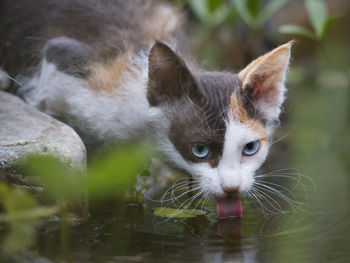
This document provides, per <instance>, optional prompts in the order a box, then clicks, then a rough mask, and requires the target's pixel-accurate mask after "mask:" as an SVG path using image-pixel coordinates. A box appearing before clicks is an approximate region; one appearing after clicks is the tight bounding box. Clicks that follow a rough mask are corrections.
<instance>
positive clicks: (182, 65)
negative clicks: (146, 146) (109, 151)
mask: <svg viewBox="0 0 350 263" xmlns="http://www.w3.org/2000/svg"><path fill="white" fill-rule="evenodd" d="M14 2H17V3H14ZM181 24H182V16H181V14H179V13H178V12H177V11H174V10H173V9H172V8H171V7H169V6H167V5H165V4H164V3H161V2H157V1H145V0H132V1H123V0H114V1H111V0H99V1H97V0H88V1H86V0H70V1H68V0H63V1H62V0H61V1H54V0H50V1H47V0H34V1H13V0H11V1H10V0H3V1H2V2H1V3H0V48H2V49H6V53H5V55H4V57H3V58H2V61H1V63H2V64H1V66H2V67H3V68H4V69H5V70H6V71H7V72H8V73H9V74H10V75H12V76H17V77H18V78H19V80H20V81H22V82H23V83H24V86H23V87H21V88H20V90H19V94H20V95H21V96H22V97H23V98H24V99H25V101H27V102H28V103H29V104H31V105H33V106H35V107H37V108H39V109H40V110H42V111H44V112H47V113H49V114H51V115H53V116H55V117H57V118H59V119H60V120H62V121H64V122H66V123H68V124H69V125H71V126H72V127H74V128H75V129H76V130H77V131H78V132H79V133H80V134H81V135H82V137H83V139H84V141H85V142H86V143H88V144H96V143H97V144H103V143H106V142H107V143H110V142H118V141H124V140H129V139H134V138H137V137H140V136H148V135H151V136H153V137H154V138H155V139H156V141H157V143H158V146H159V149H160V150H161V151H162V152H163V153H164V154H165V156H166V157H167V159H168V160H169V161H170V162H172V163H173V164H175V165H176V166H177V167H179V168H181V169H183V170H185V171H187V172H188V173H190V174H191V175H192V176H193V177H194V178H195V179H196V181H197V182H198V184H199V186H200V189H201V190H202V191H203V192H208V193H209V194H211V195H212V196H213V197H215V198H216V199H217V206H218V214H219V216H227V215H228V216H229V215H239V214H240V213H241V210H240V209H241V207H240V203H239V199H238V197H237V194H238V193H239V192H244V191H247V190H249V189H250V187H251V186H252V184H253V181H254V178H253V175H254V172H255V171H256V170H257V169H258V168H259V167H260V165H261V164H262V163H263V161H264V160H265V158H266V155H267V152H268V147H269V145H268V138H269V137H270V136H271V135H272V132H273V128H274V123H275V122H276V121H277V120H278V116H279V113H280V106H281V103H282V102H283V99H284V89H285V88H284V78H285V72H286V69H287V66H288V61H289V54H290V44H286V45H283V46H281V47H279V48H277V49H276V50H274V51H273V52H271V53H269V54H267V55H265V56H263V57H260V58H259V59H258V60H256V61H254V62H253V63H252V64H250V65H249V66H248V67H246V68H245V69H244V70H243V71H241V72H240V74H238V75H237V74H232V73H223V72H207V71H205V70H203V69H201V68H200V67H198V66H196V63H195V62H194V60H193V59H192V58H191V55H190V53H189V52H188V48H187V46H186V42H185V38H184V35H183V32H182V30H181ZM253 151H255V152H253Z"/></svg>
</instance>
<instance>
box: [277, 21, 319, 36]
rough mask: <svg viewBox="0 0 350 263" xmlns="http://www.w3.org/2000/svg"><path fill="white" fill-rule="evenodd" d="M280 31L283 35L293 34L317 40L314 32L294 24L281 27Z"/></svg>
mask: <svg viewBox="0 0 350 263" xmlns="http://www.w3.org/2000/svg"><path fill="white" fill-rule="evenodd" d="M279 31H280V32H281V33H283V34H293V35H299V36H303V37H307V38H310V39H314V40H315V39H316V36H315V35H314V33H313V32H311V31H310V30H309V29H307V28H305V27H302V26H299V25H294V24H289V25H283V26H280V27H279Z"/></svg>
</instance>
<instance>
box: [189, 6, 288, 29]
mask: <svg viewBox="0 0 350 263" xmlns="http://www.w3.org/2000/svg"><path fill="white" fill-rule="evenodd" d="M287 1H288V0H271V1H269V2H268V3H267V4H266V5H265V6H264V7H261V6H262V5H261V1H260V0H230V1H224V0H189V4H190V6H191V8H192V10H193V11H194V13H195V14H196V15H197V16H198V17H199V19H200V20H201V21H202V22H203V23H204V24H207V25H211V26H216V25H218V24H221V23H223V22H225V21H226V20H227V19H228V17H229V15H230V14H238V15H239V16H240V17H241V18H242V19H243V21H244V22H245V23H246V24H247V25H248V26H249V27H250V28H253V29H261V28H262V27H263V26H264V25H265V23H266V22H267V21H268V20H269V19H270V18H271V17H272V16H273V15H274V14H275V13H276V12H277V11H278V10H280V9H281V8H282V7H283V6H284V5H285V4H286V3H287Z"/></svg>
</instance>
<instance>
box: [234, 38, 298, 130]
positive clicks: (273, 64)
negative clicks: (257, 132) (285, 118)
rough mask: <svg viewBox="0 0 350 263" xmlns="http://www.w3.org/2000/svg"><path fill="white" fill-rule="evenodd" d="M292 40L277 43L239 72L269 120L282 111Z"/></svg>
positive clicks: (261, 113) (248, 93) (251, 97)
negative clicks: (269, 50)
mask: <svg viewBox="0 0 350 263" xmlns="http://www.w3.org/2000/svg"><path fill="white" fill-rule="evenodd" d="M292 44H293V42H292V41H291V42H289V43H287V44H284V45H281V46H279V47H277V48H276V49H274V50H272V51H271V52H269V53H267V54H265V55H263V56H261V57H259V58H258V59H256V60H254V61H253V62H251V63H250V64H249V65H248V66H247V67H246V68H245V69H243V70H242V71H241V72H240V73H239V74H238V77H239V79H240V80H241V82H242V91H243V93H244V94H245V96H247V97H248V98H249V101H250V102H251V103H252V104H253V105H254V108H255V111H256V113H258V114H259V116H260V117H261V118H262V119H263V120H264V121H265V122H267V123H272V122H274V121H276V120H278V117H279V114H280V111H281V109H280V107H281V105H282V102H283V100H284V97H285V90H286V88H285V83H284V82H285V77H286V73H287V70H288V64H289V60H290V51H291V47H292Z"/></svg>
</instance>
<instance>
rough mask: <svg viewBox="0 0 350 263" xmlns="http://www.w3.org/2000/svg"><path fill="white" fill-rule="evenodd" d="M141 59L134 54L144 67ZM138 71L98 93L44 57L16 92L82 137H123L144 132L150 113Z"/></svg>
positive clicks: (150, 116) (100, 138)
mask: <svg viewBox="0 0 350 263" xmlns="http://www.w3.org/2000/svg"><path fill="white" fill-rule="evenodd" d="M142 59H143V60H144V59H147V58H146V56H142V57H138V58H135V63H136V64H138V65H136V66H139V65H141V64H143V65H142V68H143V69H144V70H146V69H147V67H145V65H147V63H146V62H144V61H142ZM135 70H141V69H140V68H139V67H135ZM137 73H138V75H139V76H140V78H139V79H135V78H132V77H131V76H129V75H127V74H124V76H123V79H122V85H120V86H118V88H117V89H116V90H115V91H114V92H112V93H102V92H101V91H99V92H98V93H97V92H95V91H93V90H90V89H88V88H87V87H86V83H84V81H83V80H81V79H79V78H76V77H73V76H71V75H68V74H65V73H63V72H61V71H59V70H57V68H56V66H55V65H54V64H53V63H49V62H48V61H46V59H43V61H42V62H41V66H40V70H39V72H38V73H37V74H35V76H34V77H33V78H31V79H30V80H29V81H27V82H26V83H25V85H24V87H22V88H21V89H20V91H19V92H20V94H21V95H22V96H23V97H24V98H25V100H26V101H27V102H28V103H29V104H30V105H33V106H34V107H37V108H39V109H41V110H43V111H45V112H47V113H48V114H50V115H53V116H56V117H58V118H59V119H61V120H63V121H65V122H67V123H68V124H69V125H71V126H72V127H74V128H76V129H78V131H80V133H81V134H82V135H83V136H84V139H85V140H88V141H89V140H91V141H92V137H93V138H94V140H95V141H96V139H97V140H99V141H102V142H104V141H109V142H110V141H113V140H114V141H116V140H126V139H130V138H134V137H135V136H138V135H139V134H144V133H145V131H147V130H148V129H147V126H148V125H150V123H151V119H150V118H152V116H153V115H152V114H151V112H150V111H151V110H150V108H149V104H148V101H147V98H146V79H145V78H144V77H143V76H144V75H145V73H144V72H137Z"/></svg>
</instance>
